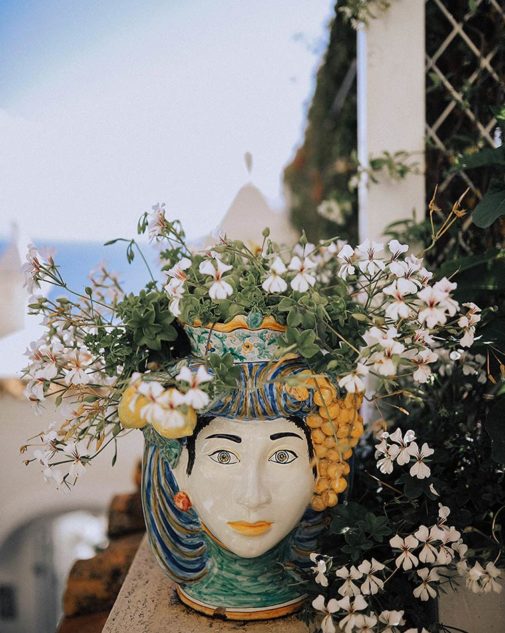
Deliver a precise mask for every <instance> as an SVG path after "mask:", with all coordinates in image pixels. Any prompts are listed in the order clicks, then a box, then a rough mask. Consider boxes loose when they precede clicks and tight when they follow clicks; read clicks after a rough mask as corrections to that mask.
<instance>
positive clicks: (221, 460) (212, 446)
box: [174, 418, 314, 558]
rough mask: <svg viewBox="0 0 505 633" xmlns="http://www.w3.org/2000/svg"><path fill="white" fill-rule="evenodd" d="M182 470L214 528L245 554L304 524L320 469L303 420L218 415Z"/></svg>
mask: <svg viewBox="0 0 505 633" xmlns="http://www.w3.org/2000/svg"><path fill="white" fill-rule="evenodd" d="M187 463H188V451H187V450H184V451H183V454H182V455H181V460H180V462H179V464H178V465H177V467H176V469H175V471H174V472H175V476H176V478H177V481H178V483H179V486H180V488H181V490H185V491H186V492H187V493H188V495H189V497H190V499H191V502H192V504H193V507H194V509H195V511H196V512H197V514H198V516H199V517H200V520H201V521H202V523H203V524H204V525H205V526H206V528H207V529H208V530H209V531H210V532H211V533H212V534H213V535H214V536H215V537H216V538H217V539H218V540H219V541H221V543H222V544H223V545H224V546H225V547H226V548H227V549H229V550H230V551H232V552H233V553H235V554H237V555H238V556H241V557H244V558H254V557H255V556H260V555H261V554H264V553H265V552H267V551H268V550H270V549H271V548H272V547H274V546H275V545H276V544H277V543H279V542H280V541H281V540H282V539H283V538H284V537H285V536H286V535H287V534H289V532H291V530H293V528H295V527H296V525H297V524H298V522H299V521H300V519H301V517H302V516H303V514H304V512H305V510H306V509H307V506H308V505H309V503H310V500H311V497H312V492H313V488H314V475H313V472H312V467H311V465H310V459H309V452H308V446H307V440H306V437H305V435H304V433H303V431H302V430H301V429H299V428H298V427H297V426H296V424H294V423H293V422H291V421H289V420H286V419H285V418H278V419H276V420H253V421H238V420H228V419H225V418H215V419H214V420H212V421H211V422H210V424H209V425H208V426H206V427H204V428H203V430H202V431H200V433H199V434H198V437H197V439H196V442H195V460H194V464H193V467H192V470H191V473H190V474H189V475H188V474H187V472H186V471H187Z"/></svg>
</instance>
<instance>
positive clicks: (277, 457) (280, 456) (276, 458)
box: [268, 449, 298, 464]
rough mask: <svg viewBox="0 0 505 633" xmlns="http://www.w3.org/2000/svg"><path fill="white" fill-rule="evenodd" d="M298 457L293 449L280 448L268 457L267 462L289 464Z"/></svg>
mask: <svg viewBox="0 0 505 633" xmlns="http://www.w3.org/2000/svg"><path fill="white" fill-rule="evenodd" d="M297 458H298V455H297V454H296V453H295V452H294V451H290V450H287V449H281V450H278V451H275V453H274V454H273V455H272V457H270V458H269V459H268V461H269V462H274V464H290V463H291V462H294V461H295V459H297Z"/></svg>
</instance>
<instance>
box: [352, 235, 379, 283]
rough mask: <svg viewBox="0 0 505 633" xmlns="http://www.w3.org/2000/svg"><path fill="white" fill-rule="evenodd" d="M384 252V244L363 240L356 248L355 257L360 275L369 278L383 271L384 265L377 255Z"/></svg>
mask: <svg viewBox="0 0 505 633" xmlns="http://www.w3.org/2000/svg"><path fill="white" fill-rule="evenodd" d="M383 250H384V244H381V243H379V242H371V241H370V240H365V241H364V242H362V243H361V244H360V245H359V246H358V247H357V248H356V256H357V258H358V260H359V261H358V266H359V269H360V270H361V272H362V273H368V274H369V275H370V276H371V277H373V275H375V273H378V272H380V271H381V270H384V268H385V267H386V265H385V264H384V261H383V258H382V257H379V256H378V253H380V252H381V251H383Z"/></svg>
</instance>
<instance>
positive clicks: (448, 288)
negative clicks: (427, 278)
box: [433, 277, 459, 316]
mask: <svg viewBox="0 0 505 633" xmlns="http://www.w3.org/2000/svg"><path fill="white" fill-rule="evenodd" d="M457 287H458V284H457V283H454V282H452V281H449V280H448V279H447V277H443V278H442V279H441V280H440V281H437V283H436V284H435V285H434V286H433V288H434V289H435V290H436V291H437V292H441V293H442V294H443V296H444V298H443V301H442V305H443V307H444V309H445V310H447V313H448V314H449V316H454V315H455V314H456V312H457V311H458V309H459V303H458V302H457V301H455V300H454V299H451V296H450V294H451V292H452V291H453V290H456V288H457Z"/></svg>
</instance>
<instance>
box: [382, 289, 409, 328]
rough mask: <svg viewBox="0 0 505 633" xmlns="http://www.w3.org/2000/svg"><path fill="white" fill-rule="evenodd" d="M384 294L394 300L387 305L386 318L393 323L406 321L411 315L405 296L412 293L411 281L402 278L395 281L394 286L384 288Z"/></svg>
mask: <svg viewBox="0 0 505 633" xmlns="http://www.w3.org/2000/svg"><path fill="white" fill-rule="evenodd" d="M382 292H383V293H384V294H386V295H388V296H391V297H393V299H394V301H392V302H388V303H387V305H386V310H385V312H386V316H387V317H388V318H390V319H392V320H393V321H398V319H406V318H407V317H408V316H409V314H410V308H409V306H408V305H407V304H406V303H405V295H407V294H410V293H412V289H411V286H410V283H409V281H408V280H407V279H402V278H399V279H395V281H393V283H392V284H390V285H389V286H386V287H385V288H383V289H382ZM414 292H415V290H414Z"/></svg>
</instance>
